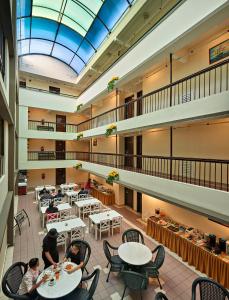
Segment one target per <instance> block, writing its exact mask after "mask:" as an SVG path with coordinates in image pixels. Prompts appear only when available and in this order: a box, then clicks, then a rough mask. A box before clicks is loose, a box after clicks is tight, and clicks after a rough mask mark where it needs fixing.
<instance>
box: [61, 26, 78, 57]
mask: <svg viewBox="0 0 229 300" xmlns="http://www.w3.org/2000/svg"><path fill="white" fill-rule="evenodd" d="M82 39H83V37H82V36H81V35H80V34H78V33H77V32H75V31H73V30H72V29H70V28H68V27H66V26H65V25H60V28H59V31H58V34H57V38H56V42H58V43H60V44H62V45H64V46H66V47H68V48H70V49H71V50H72V51H74V52H75V51H76V50H77V49H78V47H79V45H80V43H81V41H82Z"/></svg>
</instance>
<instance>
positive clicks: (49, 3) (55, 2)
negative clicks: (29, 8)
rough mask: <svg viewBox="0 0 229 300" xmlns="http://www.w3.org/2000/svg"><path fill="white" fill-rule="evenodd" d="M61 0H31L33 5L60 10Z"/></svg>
mask: <svg viewBox="0 0 229 300" xmlns="http://www.w3.org/2000/svg"><path fill="white" fill-rule="evenodd" d="M62 2H63V0H33V6H35V5H37V6H43V7H47V8H52V9H54V10H57V11H60V9H61V5H62Z"/></svg>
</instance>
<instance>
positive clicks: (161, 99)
mask: <svg viewBox="0 0 229 300" xmlns="http://www.w3.org/2000/svg"><path fill="white" fill-rule="evenodd" d="M228 64H229V59H227V60H224V61H222V62H220V63H218V64H215V65H213V66H210V67H208V68H206V69H203V70H201V71H199V72H196V73H194V74H192V75H189V76H187V77H185V78H182V79H180V80H177V81H175V82H173V83H172V84H168V85H166V86H164V87H162V88H160V89H157V90H155V91H153V92H151V93H149V94H146V95H144V96H142V97H140V98H138V99H135V100H132V101H130V102H128V103H125V104H123V105H121V106H118V107H116V108H114V109H111V110H109V111H106V112H104V113H102V114H100V115H98V116H96V117H93V118H91V119H89V120H87V121H84V122H81V123H79V124H78V131H79V132H81V131H84V130H88V129H92V128H96V127H99V126H102V125H107V124H110V123H113V122H117V121H121V120H125V119H129V118H133V117H136V116H139V115H142V114H148V113H151V112H154V111H158V110H162V109H165V108H168V107H171V106H175V105H180V104H185V103H187V102H191V101H195V100H198V99H200V98H204V97H207V96H210V95H214V94H217V93H221V92H223V91H228V86H229V79H228Z"/></svg>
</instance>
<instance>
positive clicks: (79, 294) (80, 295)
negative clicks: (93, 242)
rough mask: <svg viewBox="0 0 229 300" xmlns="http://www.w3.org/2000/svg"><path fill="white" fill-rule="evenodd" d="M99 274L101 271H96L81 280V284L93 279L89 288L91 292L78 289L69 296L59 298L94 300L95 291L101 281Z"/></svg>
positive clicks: (64, 299)
mask: <svg viewBox="0 0 229 300" xmlns="http://www.w3.org/2000/svg"><path fill="white" fill-rule="evenodd" d="M99 274H100V270H99V269H95V270H94V272H93V273H91V274H90V275H88V276H87V277H83V278H82V279H81V282H83V281H87V280H89V279H91V278H93V281H92V283H91V286H90V288H89V290H87V289H85V288H81V287H80V288H76V289H75V290H74V291H73V292H72V293H70V294H69V295H67V296H65V297H62V298H59V299H61V300H75V299H77V300H92V299H93V295H94V293H95V290H96V288H97V285H98V281H99Z"/></svg>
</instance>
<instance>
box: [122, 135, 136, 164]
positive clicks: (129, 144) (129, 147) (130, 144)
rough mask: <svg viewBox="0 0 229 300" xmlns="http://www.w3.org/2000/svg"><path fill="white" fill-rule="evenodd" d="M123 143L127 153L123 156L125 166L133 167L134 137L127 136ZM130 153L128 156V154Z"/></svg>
mask: <svg viewBox="0 0 229 300" xmlns="http://www.w3.org/2000/svg"><path fill="white" fill-rule="evenodd" d="M124 144H125V146H124V147H125V150H124V151H125V154H128V155H127V156H125V162H124V165H125V167H129V168H132V167H133V162H134V160H133V154H134V137H133V136H128V137H125V138H124ZM129 155H130V156H129Z"/></svg>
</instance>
